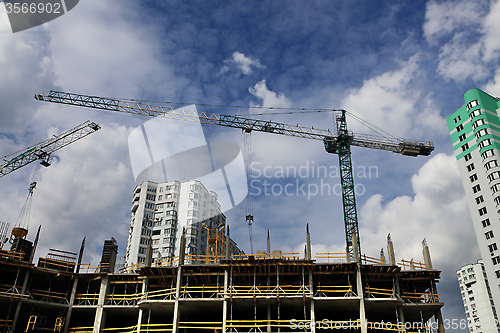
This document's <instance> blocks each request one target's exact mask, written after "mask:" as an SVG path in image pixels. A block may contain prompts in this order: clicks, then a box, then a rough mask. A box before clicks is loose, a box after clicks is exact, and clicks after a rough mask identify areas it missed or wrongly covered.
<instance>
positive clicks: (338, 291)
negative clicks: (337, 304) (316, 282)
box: [314, 285, 357, 297]
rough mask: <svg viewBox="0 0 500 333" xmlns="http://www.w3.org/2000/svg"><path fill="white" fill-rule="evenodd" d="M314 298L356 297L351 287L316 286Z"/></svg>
mask: <svg viewBox="0 0 500 333" xmlns="http://www.w3.org/2000/svg"><path fill="white" fill-rule="evenodd" d="M314 296H316V297H355V296H357V295H356V294H355V293H354V292H353V290H352V286H351V285H348V286H318V287H317V288H316V293H315V294H314Z"/></svg>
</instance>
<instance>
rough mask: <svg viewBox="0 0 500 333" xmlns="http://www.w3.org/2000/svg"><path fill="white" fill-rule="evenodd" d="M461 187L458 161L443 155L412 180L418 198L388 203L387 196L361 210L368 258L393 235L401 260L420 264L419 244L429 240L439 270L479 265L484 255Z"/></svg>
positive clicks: (403, 198) (375, 198) (376, 198)
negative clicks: (476, 261) (416, 260)
mask: <svg viewBox="0 0 500 333" xmlns="http://www.w3.org/2000/svg"><path fill="white" fill-rule="evenodd" d="M461 183H462V182H461V178H460V174H459V172H458V167H457V163H456V159H455V158H454V157H453V156H448V155H445V154H438V155H436V156H434V157H433V158H431V159H430V160H429V161H428V162H427V163H425V164H424V165H423V166H422V168H420V170H419V171H418V174H416V175H414V176H413V177H412V187H413V191H414V193H415V195H414V196H413V197H410V196H400V197H396V198H394V199H393V200H391V201H390V202H387V203H384V202H383V198H382V196H380V195H374V196H372V197H371V198H370V199H369V200H368V201H367V202H366V203H365V205H363V207H362V208H361V210H360V221H361V224H360V234H361V235H362V240H361V244H362V248H363V252H366V253H374V252H375V253H376V251H378V250H379V249H380V247H383V246H384V241H385V236H387V234H388V233H391V235H392V239H393V242H394V244H395V249H396V256H397V258H398V260H399V259H401V258H405V259H410V258H412V257H415V259H417V257H418V255H419V254H420V253H421V245H420V243H418V242H416V241H414V240H416V239H424V238H426V239H427V241H428V244H429V247H430V249H431V253H432V254H433V256H432V260H433V264H435V266H436V267H439V269H442V270H445V269H451V270H452V269H456V268H457V267H460V266H461V265H464V264H466V263H468V262H472V261H475V260H476V258H477V257H479V253H478V249H477V243H476V240H475V236H474V235H475V234H474V231H473V228H472V223H471V220H470V214H469V209H468V206H467V201H466V198H465V194H464V191H463V188H462V184H461ZM408 240H412V241H411V242H408ZM464 249H469V250H473V251H467V252H464ZM456 253H467V255H462V256H460V257H457V256H455V254H456ZM419 260H421V258H420V259H419Z"/></svg>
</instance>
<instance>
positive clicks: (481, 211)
mask: <svg viewBox="0 0 500 333" xmlns="http://www.w3.org/2000/svg"><path fill="white" fill-rule="evenodd" d="M478 212H479V216H483V215H484V214H486V213H487V212H488V211H487V210H486V207H483V208H480V209H478Z"/></svg>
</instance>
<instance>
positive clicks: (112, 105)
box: [34, 91, 434, 257]
mask: <svg viewBox="0 0 500 333" xmlns="http://www.w3.org/2000/svg"><path fill="white" fill-rule="evenodd" d="M34 97H35V99H36V100H38V101H45V102H52V103H60V104H67V105H73V106H80V107H88V108H93V109H101V110H108V111H117V112H125V113H129V114H136V115H143V116H151V117H163V118H168V119H176V120H184V121H191V122H200V123H203V124H209V125H217V126H225V127H232V128H239V129H242V130H243V131H245V132H251V131H259V132H267V133H274V134H280V135H288V136H295V137H301V138H306V139H313V140H320V141H322V142H323V144H324V147H325V150H326V151H327V152H328V153H332V154H337V155H339V166H340V181H341V187H342V201H343V208H344V224H345V233H346V249H347V252H348V253H349V255H350V256H351V257H352V256H353V254H354V249H353V237H356V240H357V244H358V251H359V252H358V253H361V251H360V242H359V231H358V217H357V212H356V198H355V193H354V177H353V171H352V161H351V146H357V147H365V148H372V149H380V150H387V151H392V152H394V153H398V154H402V155H406V156H419V155H422V156H428V155H430V153H431V152H432V151H433V150H434V145H433V144H432V143H431V142H424V141H413V140H406V139H400V138H394V137H385V136H379V135H369V134H356V133H352V132H351V131H349V130H348V129H347V121H346V111H345V110H339V111H341V112H340V115H338V116H337V117H336V124H337V132H336V133H332V132H330V131H329V130H321V129H316V128H312V127H311V128H309V127H302V126H298V125H297V126H294V125H288V124H283V123H278V122H272V121H266V120H259V119H248V118H244V117H240V116H232V115H222V114H214V113H206V112H196V111H185V110H181V109H176V110H174V109H173V108H172V107H168V106H161V105H152V104H148V103H144V102H140V101H134V100H124V99H116V98H103V97H97V96H89V95H80V94H74V93H67V92H59V91H49V92H46V93H41V94H36V95H35V96H34Z"/></svg>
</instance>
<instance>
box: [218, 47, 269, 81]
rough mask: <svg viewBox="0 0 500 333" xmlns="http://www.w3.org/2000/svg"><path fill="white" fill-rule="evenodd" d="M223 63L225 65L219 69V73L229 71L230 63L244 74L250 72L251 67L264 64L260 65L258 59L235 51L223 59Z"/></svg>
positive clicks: (259, 66) (260, 66)
mask: <svg viewBox="0 0 500 333" xmlns="http://www.w3.org/2000/svg"><path fill="white" fill-rule="evenodd" d="M224 63H225V64H226V65H224V66H222V68H221V70H220V73H221V74H223V73H226V72H227V71H229V69H230V66H231V65H235V66H236V67H237V68H239V69H240V70H241V71H242V72H243V74H245V75H248V74H250V73H252V67H255V68H264V66H262V64H261V63H260V62H259V60H257V59H252V58H250V57H247V56H245V55H244V54H243V53H240V52H237V51H236V52H234V53H233V55H232V57H231V58H229V59H226V60H224Z"/></svg>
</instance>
